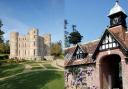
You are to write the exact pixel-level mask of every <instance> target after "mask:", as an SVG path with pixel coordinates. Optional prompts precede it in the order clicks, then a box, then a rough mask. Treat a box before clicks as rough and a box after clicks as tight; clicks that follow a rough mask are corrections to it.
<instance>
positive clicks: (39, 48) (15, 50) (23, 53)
mask: <svg viewBox="0 0 128 89" xmlns="http://www.w3.org/2000/svg"><path fill="white" fill-rule="evenodd" d="M50 46H51V35H50V34H44V35H43V36H39V30H38V29H36V28H32V29H31V30H30V31H29V32H28V33H27V35H25V36H21V35H19V33H18V32H11V33H10V59H26V60H41V59H44V57H45V56H49V55H50Z"/></svg>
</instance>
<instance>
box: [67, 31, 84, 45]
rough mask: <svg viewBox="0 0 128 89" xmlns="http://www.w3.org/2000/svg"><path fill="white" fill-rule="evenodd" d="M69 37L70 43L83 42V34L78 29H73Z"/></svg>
mask: <svg viewBox="0 0 128 89" xmlns="http://www.w3.org/2000/svg"><path fill="white" fill-rule="evenodd" d="M68 38H69V43H70V44H77V43H79V42H81V40H82V38H83V36H81V34H80V33H79V32H78V31H73V32H71V33H70V34H69V36H68Z"/></svg>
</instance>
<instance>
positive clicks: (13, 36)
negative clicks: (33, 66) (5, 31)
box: [10, 32, 19, 58]
mask: <svg viewBox="0 0 128 89" xmlns="http://www.w3.org/2000/svg"><path fill="white" fill-rule="evenodd" d="M18 36H19V33H18V32H11V33H10V58H16V57H17V56H18Z"/></svg>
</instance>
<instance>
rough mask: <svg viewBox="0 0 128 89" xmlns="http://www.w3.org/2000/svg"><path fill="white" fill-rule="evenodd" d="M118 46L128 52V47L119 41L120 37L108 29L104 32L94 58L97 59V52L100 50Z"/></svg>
mask: <svg viewBox="0 0 128 89" xmlns="http://www.w3.org/2000/svg"><path fill="white" fill-rule="evenodd" d="M118 47H119V48H121V50H122V51H123V53H127V49H126V48H125V47H124V45H123V44H122V43H121V42H120V41H119V39H118V38H117V37H116V36H114V34H112V33H111V32H109V31H108V30H106V31H105V32H104V34H103V36H102V38H101V40H100V42H99V44H98V45H97V47H96V49H95V51H94V53H93V56H92V58H93V59H95V56H96V54H97V53H98V52H100V51H105V50H108V49H114V48H118Z"/></svg>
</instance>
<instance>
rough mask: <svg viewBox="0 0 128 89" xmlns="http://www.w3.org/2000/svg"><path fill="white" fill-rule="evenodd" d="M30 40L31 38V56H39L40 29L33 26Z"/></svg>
mask: <svg viewBox="0 0 128 89" xmlns="http://www.w3.org/2000/svg"><path fill="white" fill-rule="evenodd" d="M29 38H30V39H29V40H30V50H31V51H30V56H31V57H35V56H38V53H39V47H38V46H39V44H38V40H39V39H38V29H36V28H32V29H31V31H30V32H29Z"/></svg>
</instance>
